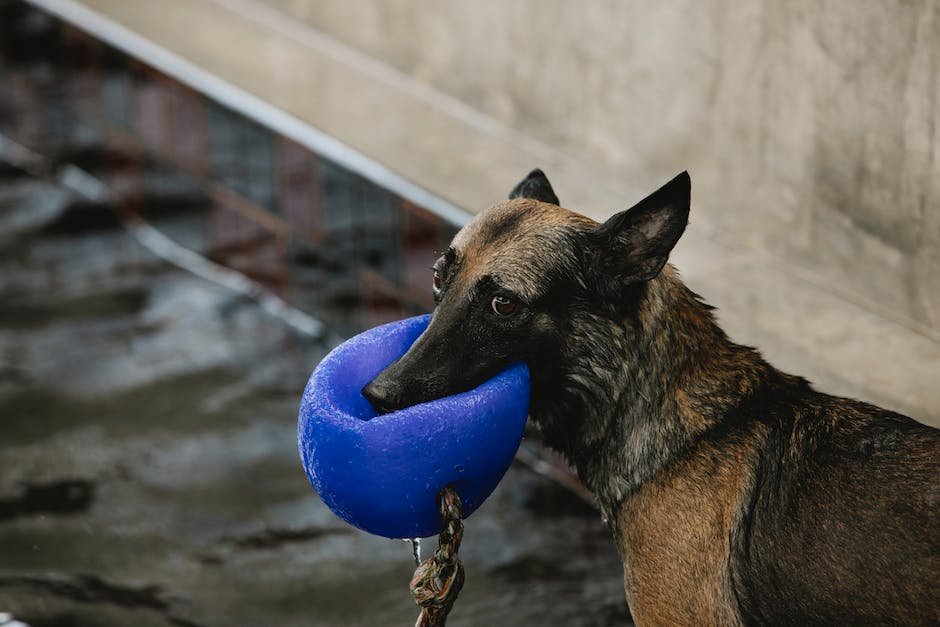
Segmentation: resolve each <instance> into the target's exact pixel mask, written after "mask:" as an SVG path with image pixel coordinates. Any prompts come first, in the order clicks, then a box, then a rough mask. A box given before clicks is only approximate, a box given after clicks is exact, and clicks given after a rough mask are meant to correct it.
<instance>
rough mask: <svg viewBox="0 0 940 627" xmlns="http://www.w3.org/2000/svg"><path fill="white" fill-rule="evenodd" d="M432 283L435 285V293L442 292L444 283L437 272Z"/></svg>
mask: <svg viewBox="0 0 940 627" xmlns="http://www.w3.org/2000/svg"><path fill="white" fill-rule="evenodd" d="M432 283H433V285H434V291H435V292H440V291H441V288H442V287H443V286H444V281H443V279H441V273H440V272H438V271H437V270H435V271H434V278H433V279H432Z"/></svg>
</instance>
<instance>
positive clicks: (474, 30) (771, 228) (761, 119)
mask: <svg viewBox="0 0 940 627" xmlns="http://www.w3.org/2000/svg"><path fill="white" fill-rule="evenodd" d="M267 3H268V4H270V5H272V6H275V7H277V8H279V9H281V10H285V11H287V12H290V13H291V14H293V15H295V16H298V17H301V18H302V19H303V20H305V21H307V22H308V23H310V24H311V25H312V26H314V27H315V28H317V29H318V30H320V31H323V32H325V33H327V34H329V35H331V36H333V37H334V38H336V39H338V40H340V41H343V42H346V43H348V44H351V45H353V46H354V47H357V48H359V49H361V50H363V51H365V52H367V53H369V54H370V55H372V56H375V57H377V58H380V59H382V60H383V61H385V62H387V63H389V64H391V65H393V66H395V67H397V68H398V69H400V70H402V71H403V72H405V73H407V74H409V75H412V76H415V77H417V78H419V79H420V80H422V81H426V82H428V83H430V84H432V85H433V86H435V87H437V88H439V89H441V90H443V91H445V92H447V93H450V94H452V95H454V96H456V97H458V98H459V99H461V100H463V101H464V102H466V103H468V104H470V105H471V106H473V107H475V108H477V109H480V110H481V111H483V112H485V113H487V114H489V115H490V116H493V117H494V118H496V119H498V120H500V121H502V122H504V123H506V124H508V125H510V126H512V127H514V128H516V129H519V130H521V131H523V132H524V133H526V134H528V135H530V136H532V137H535V138H537V139H540V140H542V141H543V142H545V143H548V144H550V145H551V146H553V147H555V148H558V149H559V150H562V151H564V152H565V153H566V154H570V155H571V156H573V157H575V158H578V159H582V160H584V161H586V162H589V163H591V164H593V165H594V166H596V167H597V168H598V171H599V172H601V173H602V174H603V175H604V176H607V177H624V178H627V179H629V180H630V182H631V183H632V184H635V186H636V187H651V186H653V185H656V184H657V183H659V182H661V181H664V180H666V179H667V178H668V177H670V176H672V175H673V174H674V173H675V172H676V171H678V170H681V169H685V168H688V169H689V170H690V171H691V172H692V175H693V181H694V194H695V208H694V214H693V221H694V223H695V224H696V225H697V226H699V227H700V228H703V229H707V230H709V231H712V232H714V233H715V234H716V236H717V237H718V238H722V239H724V238H727V239H729V240H733V241H735V242H738V243H741V242H744V243H745V244H746V245H747V246H750V247H752V248H754V249H755V250H760V251H764V252H767V253H768V254H770V255H772V256H774V257H776V258H778V259H780V260H781V263H786V264H792V265H794V266H798V267H800V268H804V269H807V270H808V271H809V272H812V273H815V274H816V275H818V276H820V277H821V278H822V279H824V280H825V281H830V282H832V284H833V285H834V286H835V288H837V289H838V290H840V291H841V292H842V293H843V294H848V295H849V296H850V297H851V298H857V299H858V300H859V301H861V302H863V303H866V304H867V305H868V306H870V307H873V308H875V309H877V310H880V311H883V312H885V313H887V314H888V315H889V316H890V317H892V318H894V319H896V320H899V321H901V322H903V323H904V324H905V325H907V326H909V327H911V328H915V329H919V330H920V331H922V332H926V333H927V334H928V335H932V336H934V337H936V334H937V333H938V329H940V155H938V152H940V3H938V2H936V0H910V1H907V2H900V1H899V2H889V1H888V0H834V1H830V2H823V1H819V2H817V1H809V0H807V1H800V0H788V1H786V2H781V1H780V0H763V1H761V0H748V1H734V2H732V1H724V2H722V1H719V0H709V1H702V0H672V1H668V2H638V1H637V2H625V1H623V0H617V1H615V0H607V1H592V2H574V1H568V2H566V1H563V0H509V1H495V0H486V1H483V2H466V1H459V0H447V1H441V0H394V1H389V0H357V1H356V2H334V1H330V0H267Z"/></svg>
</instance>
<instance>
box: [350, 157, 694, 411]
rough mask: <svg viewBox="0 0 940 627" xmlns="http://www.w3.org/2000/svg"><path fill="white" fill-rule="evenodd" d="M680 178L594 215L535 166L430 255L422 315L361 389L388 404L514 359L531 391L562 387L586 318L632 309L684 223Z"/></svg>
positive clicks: (683, 177) (390, 407)
mask: <svg viewBox="0 0 940 627" xmlns="http://www.w3.org/2000/svg"><path fill="white" fill-rule="evenodd" d="M689 186H690V182H689V176H688V174H687V173H685V172H683V173H682V174H680V175H679V176H677V177H676V178H674V179H673V180H671V181H670V182H668V183H667V184H666V185H664V186H663V187H662V188H660V189H659V190H657V191H655V192H653V193H652V194H651V195H650V196H648V197H647V198H645V199H644V200H642V201H641V202H640V203H638V204H637V205H636V206H634V207H632V208H631V209H629V210H627V211H624V212H622V213H619V214H617V215H615V216H613V217H612V218H610V219H609V220H607V221H606V222H604V223H603V224H598V223H596V222H595V221H593V220H591V219H589V218H586V217H584V216H582V215H579V214H577V213H574V212H571V211H568V210H567V209H563V208H561V207H560V206H559V203H558V198H557V197H556V196H555V192H554V191H553V190H552V187H551V184H550V183H549V182H548V179H547V178H546V177H545V175H544V174H543V173H542V171H541V170H534V171H532V172H531V173H530V174H529V175H528V176H527V177H526V178H525V179H523V180H522V181H521V182H520V183H519V184H518V185H517V186H516V187H515V188H514V189H513V191H512V192H511V193H510V195H509V200H507V201H505V202H502V203H500V204H498V205H496V206H494V207H491V208H490V209H487V210H486V211H483V212H482V213H480V214H478V215H477V216H476V217H475V218H474V219H473V220H471V221H470V222H469V223H468V224H467V225H466V226H465V227H464V228H463V229H461V230H460V232H459V233H457V235H456V236H455V237H454V240H453V242H451V245H450V247H449V248H448V249H447V251H446V252H445V253H444V254H443V255H442V256H441V257H440V258H439V259H438V260H437V262H436V263H435V264H434V268H433V271H434V274H433V279H432V286H433V290H434V296H435V301H436V302H437V307H436V308H435V310H434V314H433V316H432V318H431V322H430V325H429V326H428V328H427V330H425V332H424V333H423V334H422V335H421V336H420V337H419V338H418V340H417V341H416V342H415V343H414V345H413V346H412V347H411V349H410V350H409V351H408V352H407V353H406V354H405V355H404V356H403V357H402V358H401V359H399V360H398V361H396V362H395V363H393V364H392V365H390V366H389V367H388V368H386V369H385V370H384V371H382V372H381V373H380V374H379V375H378V376H377V377H376V378H375V379H374V380H373V381H372V382H371V383H369V384H368V385H367V386H366V387H365V389H364V390H363V394H364V395H365V396H366V398H367V399H368V400H369V401H370V402H371V403H372V404H373V406H375V407H376V409H377V410H378V411H379V412H382V413H385V412H390V411H394V410H396V409H401V408H403V407H407V406H410V405H413V404H416V403H420V402H425V401H429V400H433V399H435V398H440V397H442V396H447V395H450V394H456V393H458V392H462V391H466V390H469V389H472V388H473V387H475V386H477V385H479V384H480V383H482V382H483V381H485V380H486V379H488V378H489V377H491V376H493V375H494V374H496V373H497V372H499V371H500V370H502V369H504V368H506V367H507V366H509V365H511V364H513V363H516V362H520V361H522V362H526V363H527V364H528V366H529V370H530V372H531V375H532V385H533V399H535V398H536V397H537V396H539V395H540V394H542V393H544V392H548V391H550V390H551V389H553V388H555V387H557V386H563V385H564V382H563V379H564V378H565V376H566V375H567V374H568V371H567V365H566V363H565V362H566V360H570V356H571V355H572V354H575V353H577V352H578V350H577V349H576V344H577V343H579V342H583V340H584V337H583V331H584V329H583V326H582V325H583V324H584V322H583V321H584V320H586V319H588V318H591V319H596V318H597V317H599V316H600V317H604V318H606V319H608V320H612V321H616V322H617V323H618V324H619V323H621V322H622V321H623V320H624V317H625V316H630V315H636V312H633V313H631V307H634V306H635V303H636V300H637V298H636V296H637V294H638V291H639V290H641V289H642V286H643V284H644V283H645V282H647V281H649V280H650V279H652V278H653V277H655V276H656V275H657V274H659V272H660V270H662V268H663V266H664V265H665V263H666V259H667V257H668V255H669V252H670V251H671V250H672V247H673V246H674V245H675V243H676V241H677V240H678V239H679V236H680V235H682V232H683V231H684V230H685V226H686V223H687V222H688V214H689ZM579 321H580V322H579ZM582 348H583V347H582ZM596 349H597V350H609V348H605V347H603V346H599V347H597V348H596ZM592 350H593V349H592ZM533 415H534V412H533Z"/></svg>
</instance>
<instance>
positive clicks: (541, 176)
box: [509, 168, 559, 205]
mask: <svg viewBox="0 0 940 627" xmlns="http://www.w3.org/2000/svg"><path fill="white" fill-rule="evenodd" d="M513 198H532V199H534V200H541V201H542V202H547V203H550V204H553V205H557V204H559V202H558V196H556V195H555V190H553V189H552V184H551V183H549V182H548V177H547V176H545V173H544V172H542V171H541V170H540V169H538V168H535V169H534V170H532V171H531V172H529V175H528V176H526V177H525V178H524V179H522V180H521V181H519V182H518V183H517V184H516V186H515V187H513V188H512V191H511V192H509V200H512V199H513Z"/></svg>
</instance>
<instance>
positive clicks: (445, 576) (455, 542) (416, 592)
mask: <svg viewBox="0 0 940 627" xmlns="http://www.w3.org/2000/svg"><path fill="white" fill-rule="evenodd" d="M461 506H462V504H461V502H460V497H459V496H458V495H457V492H456V491H455V490H454V489H453V488H450V487H447V488H444V489H443V490H441V493H440V494H439V495H438V510H439V511H440V514H441V522H442V526H441V533H440V535H439V536H438V541H437V549H436V550H435V551H434V555H432V556H431V557H429V558H428V559H426V560H424V561H423V562H422V563H421V564H419V565H418V567H417V568H416V569H415V574H414V576H413V577H412V578H411V594H412V596H414V599H415V602H416V603H417V604H418V605H420V606H421V614H420V615H419V616H418V621H417V622H416V623H415V627H443V626H444V624H445V623H446V621H447V615H448V614H450V610H451V609H452V608H453V606H454V601H456V600H457V595H458V594H460V589H461V588H462V587H463V582H464V568H463V564H461V563H460V560H459V559H458V558H457V551H458V549H460V541H461V540H462V539H463V522H462V521H461Z"/></svg>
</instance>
